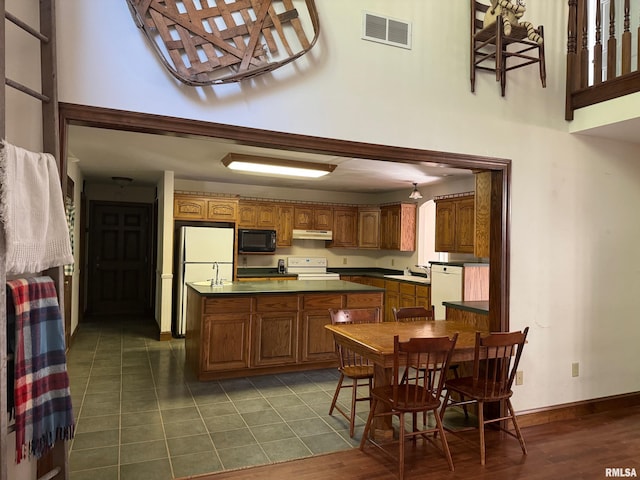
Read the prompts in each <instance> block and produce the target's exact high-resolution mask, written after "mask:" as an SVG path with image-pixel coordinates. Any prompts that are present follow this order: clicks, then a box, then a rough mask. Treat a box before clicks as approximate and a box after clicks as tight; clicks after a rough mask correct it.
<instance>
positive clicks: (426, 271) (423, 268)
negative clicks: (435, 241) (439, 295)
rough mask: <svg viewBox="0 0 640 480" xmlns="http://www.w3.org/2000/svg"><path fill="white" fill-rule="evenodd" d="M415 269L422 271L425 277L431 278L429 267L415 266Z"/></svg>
mask: <svg viewBox="0 0 640 480" xmlns="http://www.w3.org/2000/svg"><path fill="white" fill-rule="evenodd" d="M416 267H418V268H421V269H422V270H424V273H425V274H426V275H427V278H429V277H430V276H431V267H430V266H429V265H416Z"/></svg>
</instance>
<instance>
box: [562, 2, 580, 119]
mask: <svg viewBox="0 0 640 480" xmlns="http://www.w3.org/2000/svg"><path fill="white" fill-rule="evenodd" d="M577 8H578V0H569V16H568V20H567V87H566V93H565V96H566V98H565V110H564V118H565V119H566V120H573V104H572V94H573V92H574V91H575V90H576V87H575V81H576V79H575V77H576V75H575V74H576V70H577V69H576V68H575V65H576V49H577V46H578V45H577V43H578V42H577V28H578V25H577V15H576V13H577V12H576V11H577ZM578 85H579V84H578Z"/></svg>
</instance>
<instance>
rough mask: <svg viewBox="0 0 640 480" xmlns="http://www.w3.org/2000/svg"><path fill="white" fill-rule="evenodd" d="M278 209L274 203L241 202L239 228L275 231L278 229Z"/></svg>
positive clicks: (239, 206)
mask: <svg viewBox="0 0 640 480" xmlns="http://www.w3.org/2000/svg"><path fill="white" fill-rule="evenodd" d="M276 214H277V208H276V204H274V203H262V202H251V201H246V200H240V203H239V205H238V226H239V227H242V228H263V229H273V228H275V227H276Z"/></svg>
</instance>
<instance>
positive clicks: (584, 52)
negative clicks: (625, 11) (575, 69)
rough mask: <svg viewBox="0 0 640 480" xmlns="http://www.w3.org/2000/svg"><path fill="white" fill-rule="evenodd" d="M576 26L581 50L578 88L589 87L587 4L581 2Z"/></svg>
mask: <svg viewBox="0 0 640 480" xmlns="http://www.w3.org/2000/svg"><path fill="white" fill-rule="evenodd" d="M578 25H579V26H580V27H581V28H580V29H581V30H582V42H581V43H582V48H581V49H580V88H587V87H588V86H589V42H588V40H589V33H588V32H589V16H588V15H587V2H584V1H583V2H582V8H580V9H579V10H578Z"/></svg>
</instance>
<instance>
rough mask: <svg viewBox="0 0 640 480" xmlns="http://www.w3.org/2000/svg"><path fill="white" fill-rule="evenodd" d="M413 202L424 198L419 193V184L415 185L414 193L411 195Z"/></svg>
mask: <svg viewBox="0 0 640 480" xmlns="http://www.w3.org/2000/svg"><path fill="white" fill-rule="evenodd" d="M409 198H410V199H411V200H419V199H421V198H422V194H421V193H420V192H419V191H418V184H417V183H414V184H413V191H412V192H411V193H410V194H409Z"/></svg>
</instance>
